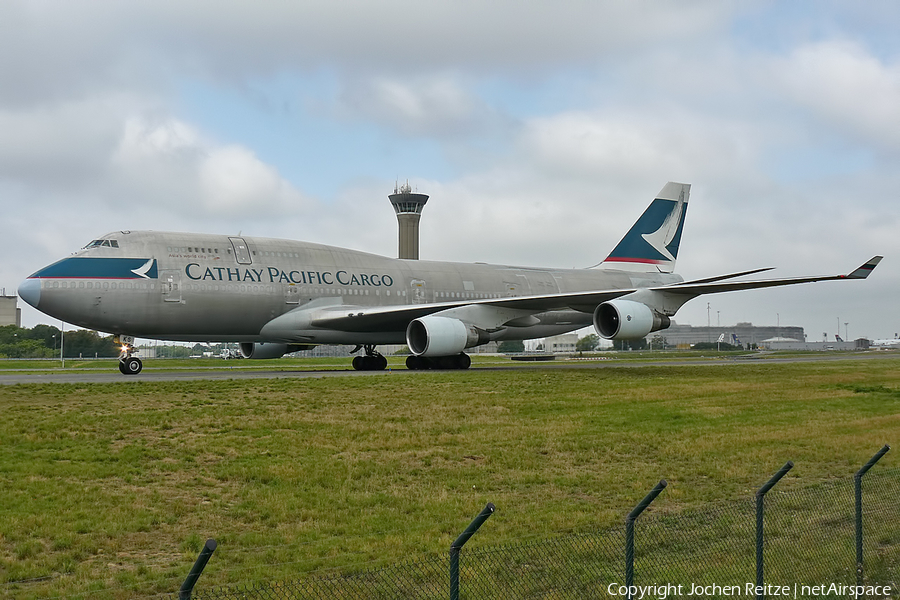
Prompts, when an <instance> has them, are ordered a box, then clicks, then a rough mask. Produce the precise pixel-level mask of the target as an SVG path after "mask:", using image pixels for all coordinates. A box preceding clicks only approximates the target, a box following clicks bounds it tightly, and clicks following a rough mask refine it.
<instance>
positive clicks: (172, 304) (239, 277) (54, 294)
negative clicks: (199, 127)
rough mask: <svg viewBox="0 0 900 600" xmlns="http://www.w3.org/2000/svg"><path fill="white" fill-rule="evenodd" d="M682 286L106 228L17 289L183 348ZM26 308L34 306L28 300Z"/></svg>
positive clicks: (372, 336) (344, 339)
mask: <svg viewBox="0 0 900 600" xmlns="http://www.w3.org/2000/svg"><path fill="white" fill-rule="evenodd" d="M680 281H682V279H681V277H679V276H678V275H674V274H665V273H641V272H626V271H619V270H611V269H549V268H548V269H542V268H530V267H528V268H526V267H514V266H504V265H490V264H483V263H474V264H472V263H456V262H436V261H425V260H401V259H394V258H389V257H384V256H379V255H375V254H370V253H366V252H359V251H355V250H349V249H345V248H338V247H333V246H326V245H321V244H314V243H308V242H300V241H290V240H280V239H270V238H254V237H247V236H243V237H229V236H223V235H210V234H187V233H163V232H152V231H131V232H116V233H112V234H108V235H106V236H104V237H102V238H99V239H98V240H95V241H94V242H92V243H91V244H89V245H88V247H86V248H84V249H82V250H80V251H78V252H76V253H74V254H73V255H72V256H70V257H68V258H65V259H63V260H61V261H58V262H57V263H54V264H53V265H50V266H48V267H46V268H44V269H41V270H40V271H38V272H37V273H35V274H34V275H32V276H31V277H30V278H29V280H28V281H27V282H26V283H25V284H23V286H22V287H21V288H20V293H21V294H22V295H23V298H25V299H26V301H28V302H29V303H31V304H32V305H33V306H36V307H37V308H39V309H40V310H41V311H42V312H44V313H47V314H49V315H52V316H54V317H56V318H58V319H61V320H63V321H66V322H69V323H72V324H74V325H78V326H80V327H85V328H90V329H96V330H98V331H103V332H108V333H114V334H126V335H132V336H135V337H142V338H157V339H168V340H183V341H228V342H263V341H272V340H271V339H270V337H267V336H266V335H264V334H263V333H261V332H262V330H263V327H264V326H265V325H266V324H267V323H269V322H271V321H272V320H273V319H275V318H276V317H279V316H281V315H283V314H285V313H288V312H290V311H292V310H295V309H298V308H301V307H316V306H321V307H335V306H346V307H348V309H349V308H350V307H352V308H353V309H354V310H356V309H357V308H363V309H364V308H369V307H387V306H404V305H415V304H432V305H434V304H438V305H440V304H442V303H446V304H447V305H448V306H452V305H458V304H460V303H466V302H473V301H478V300H485V299H498V298H515V297H523V296H538V295H540V296H546V295H550V294H564V293H568V292H579V291H587V290H597V289H607V290H608V289H616V288H623V289H625V288H635V287H649V286H654V285H666V284H670V283H675V282H680ZM35 301H36V302H35ZM534 316H535V317H536V318H537V319H538V321H534V320H532V321H531V322H530V323H529V325H528V326H527V327H516V326H510V327H507V328H505V330H504V331H502V332H498V333H497V335H496V336H495V337H494V339H531V338H537V337H546V336H549V335H556V334H559V333H565V332H568V331H573V330H575V329H578V328H581V327H585V326H589V325H590V324H591V322H592V321H591V319H592V315H591V312H590V311H586V312H583V311H579V310H571V309H569V310H553V311H545V312H542V313H539V314H537V315H534ZM295 333H296V334H295V335H294V338H293V339H292V340H291V341H295V342H298V343H312V344H402V343H405V339H406V338H405V336H406V327H405V325H402V326H400V325H398V326H397V327H393V328H387V329H383V330H380V331H368V332H367V331H339V330H334V329H327V328H321V329H320V328H316V327H315V326H312V325H310V326H309V327H308V328H305V329H298V330H297V331H296V332H295Z"/></svg>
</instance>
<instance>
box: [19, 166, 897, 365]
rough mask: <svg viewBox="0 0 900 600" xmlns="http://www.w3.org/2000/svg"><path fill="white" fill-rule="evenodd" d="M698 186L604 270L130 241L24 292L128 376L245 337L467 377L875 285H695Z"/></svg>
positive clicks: (48, 271)
mask: <svg viewBox="0 0 900 600" xmlns="http://www.w3.org/2000/svg"><path fill="white" fill-rule="evenodd" d="M690 188H691V186H690V184H684V183H674V182H669V183H667V184H666V185H665V186H664V187H663V189H662V190H661V191H660V193H659V194H658V195H657V196H656V198H655V199H654V200H653V201H652V202H651V203H650V205H649V206H648V207H647V209H646V210H645V211H644V213H643V214H642V215H641V216H640V218H638V220H637V221H636V222H635V223H634V225H633V226H632V227H631V229H630V230H629V231H628V233H626V234H625V237H623V238H622V240H621V241H620V242H619V243H618V244H617V245H616V246H615V248H614V249H613V251H612V252H611V253H610V254H609V255H608V256H607V257H606V259H605V260H603V261H602V262H601V263H599V264H597V265H594V266H593V267H590V268H585V269H553V268H535V267H516V266H508V265H494V264H485V263H474V264H470V263H459V262H438V261H428V260H408V259H395V258H389V257H385V256H379V255H376V254H370V253H366V252H360V251H356V250H350V249H346V248H338V247H334V246H326V245H322V244H315V243H309V242H301V241H290V240H282V239H270V238H258V237H247V236H241V235H237V236H234V235H232V236H229V235H211V234H196V233H165V232H155V231H128V230H125V231H118V232H114V233H110V234H107V235H104V236H103V237H100V238H98V239H95V240H93V241H91V242H90V243H89V244H87V245H86V246H85V247H84V248H82V249H81V250H79V251H77V252H75V253H74V254H73V255H71V256H69V257H67V258H63V259H62V260H59V261H57V262H55V263H53V264H51V265H49V266H46V267H44V268H42V269H40V270H38V271H37V272H35V273H34V274H33V275H31V276H30V277H28V279H26V280H25V281H24V282H23V283H22V284H21V285H20V286H19V288H18V291H19V296H20V297H21V298H22V299H23V300H24V301H25V302H27V303H28V304H30V305H31V306H33V307H35V308H37V309H38V310H40V311H42V312H44V313H46V314H47V315H50V316H52V317H54V318H56V319H60V320H62V321H66V322H68V323H72V324H74V325H77V326H80V327H84V328H89V329H94V330H97V331H102V332H106V333H110V334H114V335H115V336H116V340H117V341H118V342H119V343H121V344H123V346H122V355H121V357H120V360H119V370H120V371H121V372H122V373H123V374H126V375H134V374H137V373H140V372H141V369H142V368H143V365H142V362H141V360H140V358H138V357H137V356H135V353H136V350H135V349H134V347H133V341H134V338H135V337H140V338H148V339H160V340H173V341H202V342H239V343H240V349H241V354H242V355H243V356H244V357H246V358H250V359H264V358H276V357H281V356H283V355H285V354H287V353H291V352H296V351H301V350H308V349H310V348H312V347H314V346H317V345H321V344H348V345H355V346H356V349H355V350H354V353H355V352H358V351H359V350H360V349H363V350H364V352H363V354H360V355H357V356H355V357H354V358H353V361H352V366H353V368H354V369H357V370H382V369H385V368H386V366H387V360H386V359H385V357H384V356H383V355H381V354H380V353H379V352H378V351H377V350H376V347H377V346H378V345H384V344H404V343H405V344H406V345H407V346H408V347H409V350H410V352H411V354H410V355H409V357H408V358H407V360H406V366H407V368H409V369H413V370H419V369H429V368H437V369H466V368H468V367H469V365H470V363H471V359H470V358H469V356H468V355H467V354H466V353H465V350H466V349H468V348H472V347H475V346H479V345H482V344H485V343H488V342H491V341H502V340H526V339H534V338H543V337H548V336H553V335H558V334H561V333H567V332H570V331H575V330H577V329H580V328H582V327H586V326H590V325H593V326H594V329H595V330H596V332H597V334H598V335H600V336H601V337H603V338H605V339H608V340H622V339H626V340H627V339H639V338H642V337H644V336H646V335H647V334H649V333H651V332H654V331H659V330H662V329H665V328H667V327H668V326H669V324H670V319H671V317H673V316H674V315H675V313H676V312H677V311H678V309H679V308H681V306H682V305H684V304H685V303H686V302H687V301H689V300H691V299H692V298H695V297H697V296H700V295H702V294H712V293H719V292H727V291H737V290H748V289H756V288H765V287H774V286H782V285H792V284H799V283H810V282H816V281H829V280H843V279H865V278H866V277H867V276H868V275H869V274H870V273H871V272H872V270H873V269H874V268H875V266H876V265H877V264H878V263H879V261H881V258H882V257H880V256H875V257H873V258H872V259H871V260H869V261H867V262H866V263H864V264H863V265H862V266H861V267H859V268H858V269H856V270H854V271H852V272H850V273H849V274H845V275H829V276H810V277H794V278H788V279H761V280H737V281H734V279H735V278H738V277H743V276H749V275H753V274H756V273H760V272H763V271H768V270H771V269H770V268H763V269H753V270H749V271H742V272H739V273H731V274H727V275H720V276H716V277H710V278H706V279H696V280H692V281H685V280H684V279H683V278H682V277H681V276H680V275H677V274H676V273H675V272H674V270H675V262H676V259H677V257H678V249H679V246H680V244H681V236H682V230H683V227H684V222H685V216H686V214H687V206H688V200H689V198H690Z"/></svg>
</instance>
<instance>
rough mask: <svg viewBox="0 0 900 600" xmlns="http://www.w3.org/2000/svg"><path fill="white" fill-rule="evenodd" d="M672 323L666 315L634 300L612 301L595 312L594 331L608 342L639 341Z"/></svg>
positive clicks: (605, 303)
mask: <svg viewBox="0 0 900 600" xmlns="http://www.w3.org/2000/svg"><path fill="white" fill-rule="evenodd" d="M670 323H671V321H670V320H669V317H667V316H666V315H663V314H660V313H658V312H656V311H655V310H653V309H652V308H650V307H649V306H647V305H646V304H642V303H640V302H634V301H632V300H610V301H609V302H604V303H603V304H601V305H600V306H598V307H597V309H596V310H594V330H595V331H596V332H597V335H599V336H600V337H602V338H605V339H607V340H635V339H639V338H642V337H644V336H645V335H647V334H648V333H650V332H652V331H659V330H660V329H665V328H666V327H668V326H669V325H670Z"/></svg>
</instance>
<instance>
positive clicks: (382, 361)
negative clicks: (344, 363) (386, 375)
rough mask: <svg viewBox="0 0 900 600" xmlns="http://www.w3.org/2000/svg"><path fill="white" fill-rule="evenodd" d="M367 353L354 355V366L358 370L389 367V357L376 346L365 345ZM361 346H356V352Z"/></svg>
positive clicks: (381, 369)
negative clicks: (383, 354)
mask: <svg viewBox="0 0 900 600" xmlns="http://www.w3.org/2000/svg"><path fill="white" fill-rule="evenodd" d="M363 349H364V350H365V352H366V353H365V355H363V356H354V357H353V362H352V363H351V364H352V365H353V368H354V369H356V370H357V371H384V370H385V369H386V368H387V359H386V358H385V357H384V356H382V355H381V354H380V353H378V352H377V351H376V350H375V346H373V345H371V344H367V345H365V346H363ZM357 350H359V346H357V347H356V350H354V352H356V351H357Z"/></svg>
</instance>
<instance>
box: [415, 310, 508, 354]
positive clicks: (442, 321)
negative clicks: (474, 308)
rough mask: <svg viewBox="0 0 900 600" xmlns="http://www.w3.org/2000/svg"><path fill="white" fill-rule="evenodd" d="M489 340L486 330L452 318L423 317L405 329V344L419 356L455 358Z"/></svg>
mask: <svg viewBox="0 0 900 600" xmlns="http://www.w3.org/2000/svg"><path fill="white" fill-rule="evenodd" d="M488 341H490V337H489V336H488V333H487V332H486V331H484V330H482V329H478V328H477V327H475V326H473V325H467V324H466V323H463V322H462V321H460V320H459V319H452V318H450V317H436V316H428V317H421V318H419V319H414V320H413V321H412V322H410V324H409V327H407V328H406V344H407V345H408V346H409V350H410V352H412V353H413V354H415V355H416V356H451V355H456V354H459V353H460V352H462V351H463V350H464V349H466V348H471V347H472V346H478V345H479V344H484V343H487V342H488Z"/></svg>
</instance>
